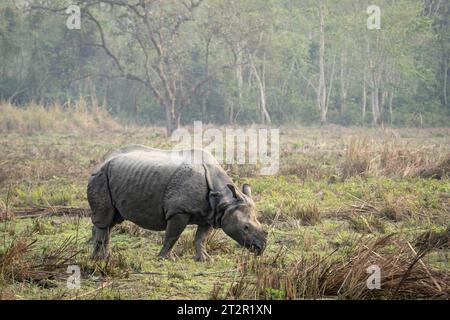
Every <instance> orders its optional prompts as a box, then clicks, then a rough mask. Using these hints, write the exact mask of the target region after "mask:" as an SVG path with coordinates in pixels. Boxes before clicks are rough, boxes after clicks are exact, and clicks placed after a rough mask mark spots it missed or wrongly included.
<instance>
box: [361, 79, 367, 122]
mask: <svg viewBox="0 0 450 320" xmlns="http://www.w3.org/2000/svg"><path fill="white" fill-rule="evenodd" d="M366 113H367V77H366V72H365V71H364V79H363V110H362V120H363V123H364V122H365V121H366Z"/></svg>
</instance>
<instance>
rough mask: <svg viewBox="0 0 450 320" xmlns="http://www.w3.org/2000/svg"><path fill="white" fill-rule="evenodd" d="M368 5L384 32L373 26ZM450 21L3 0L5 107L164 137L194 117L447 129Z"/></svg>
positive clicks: (311, 6) (408, 2)
mask: <svg viewBox="0 0 450 320" xmlns="http://www.w3.org/2000/svg"><path fill="white" fill-rule="evenodd" d="M69 5H78V6H79V7H80V9H81V11H80V12H81V28H80V30H76V29H75V30H71V29H69V28H68V27H67V26H66V23H67V20H68V19H69V18H70V14H68V13H66V10H67V8H68V6H69ZM370 5H377V6H379V7H380V9H381V29H380V30H369V29H368V28H367V19H368V18H369V14H367V12H366V11H367V8H368V7H369V6H370ZM449 13H450V4H449V2H448V1H439V0H437V1H434V0H400V1H397V0H396V1H389V0H377V1H352V0H343V1H327V0H322V1H312V0H311V1H310V0H304V1H294V0H269V1H259V0H245V1H244V0H240V1H238V0H231V1H219V0H203V1H202V0H164V1H158V0H129V1H127V0H105V1H59V0H55V1H40V0H30V1H25V0H24V1H12V0H2V1H1V3H0V99H1V100H3V101H8V102H10V103H11V104H13V105H15V106H17V107H18V108H20V107H21V106H26V105H27V104H29V103H31V102H34V103H38V104H41V105H49V104H52V103H55V102H57V103H60V104H61V105H63V106H64V105H67V103H68V102H70V101H77V100H79V99H80V98H83V99H85V100H89V101H95V102H96V104H98V105H99V106H101V108H105V109H106V110H107V111H108V113H110V114H111V115H113V116H115V117H117V118H119V119H122V120H123V121H124V122H129V123H136V124H156V125H163V126H165V127H166V128H167V130H168V132H172V131H173V130H174V129H176V128H177V127H179V126H180V125H183V124H187V123H192V122H193V121H194V120H202V121H204V122H209V123H215V124H254V123H260V124H275V125H281V124H288V125H289V124H302V125H305V124H325V123H332V124H339V125H345V126H351V125H366V126H373V125H386V126H387V125H392V126H442V125H448V123H449V115H450V108H449V101H448V100H449V94H448V91H449V89H450V85H449V81H448V76H449V73H450V68H449V58H450V41H449V38H450V32H449Z"/></svg>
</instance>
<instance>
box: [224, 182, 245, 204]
mask: <svg viewBox="0 0 450 320" xmlns="http://www.w3.org/2000/svg"><path fill="white" fill-rule="evenodd" d="M227 187H228V189H230V190H231V193H232V194H233V198H234V199H237V200H239V201H244V199H243V198H242V195H241V194H239V192H238V191H237V190H236V187H235V186H234V184H231V183H230V184H227Z"/></svg>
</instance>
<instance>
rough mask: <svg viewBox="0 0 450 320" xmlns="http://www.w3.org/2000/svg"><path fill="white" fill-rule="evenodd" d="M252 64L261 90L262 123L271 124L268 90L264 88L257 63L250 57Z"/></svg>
mask: <svg viewBox="0 0 450 320" xmlns="http://www.w3.org/2000/svg"><path fill="white" fill-rule="evenodd" d="M250 64H251V67H252V69H253V73H254V75H255V78H256V82H257V85H258V88H259V99H260V100H259V103H260V111H261V123H262V124H264V123H266V122H267V123H268V124H271V123H272V120H271V118H270V115H269V112H268V111H267V106H266V90H265V88H264V83H263V79H262V76H260V75H259V73H258V70H257V69H256V66H255V61H254V60H253V57H252V56H251V55H250Z"/></svg>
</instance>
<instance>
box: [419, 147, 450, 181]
mask: <svg viewBox="0 0 450 320" xmlns="http://www.w3.org/2000/svg"><path fill="white" fill-rule="evenodd" d="M449 175H450V153H448V154H447V155H446V156H445V157H444V159H443V160H441V161H440V162H439V163H437V164H435V165H432V166H430V167H429V168H424V169H423V170H422V171H420V173H419V176H420V177H422V178H428V179H438V180H440V179H444V178H445V177H448V176H449Z"/></svg>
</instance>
